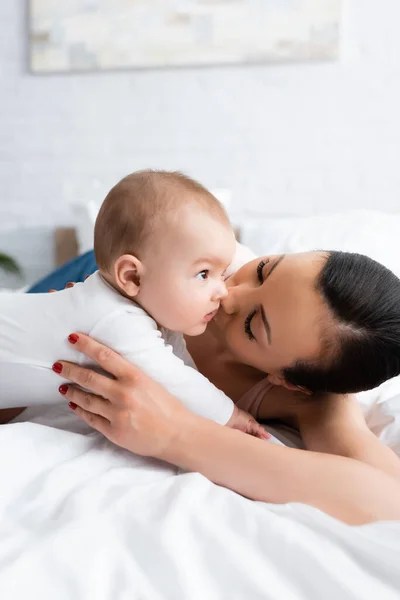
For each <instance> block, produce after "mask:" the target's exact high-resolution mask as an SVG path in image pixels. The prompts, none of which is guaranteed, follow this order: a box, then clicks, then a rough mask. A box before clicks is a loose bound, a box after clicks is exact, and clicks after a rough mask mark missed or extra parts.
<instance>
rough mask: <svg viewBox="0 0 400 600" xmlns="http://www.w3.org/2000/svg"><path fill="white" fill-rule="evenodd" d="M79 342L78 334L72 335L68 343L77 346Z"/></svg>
mask: <svg viewBox="0 0 400 600" xmlns="http://www.w3.org/2000/svg"><path fill="white" fill-rule="evenodd" d="M78 340H79V335H77V334H76V333H71V335H69V336H68V341H69V342H70V344H76V342H77V341H78Z"/></svg>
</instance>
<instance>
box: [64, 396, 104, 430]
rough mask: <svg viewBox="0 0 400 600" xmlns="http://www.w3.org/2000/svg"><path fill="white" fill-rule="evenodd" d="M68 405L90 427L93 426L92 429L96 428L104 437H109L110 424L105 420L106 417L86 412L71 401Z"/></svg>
mask: <svg viewBox="0 0 400 600" xmlns="http://www.w3.org/2000/svg"><path fill="white" fill-rule="evenodd" d="M69 406H70V408H71V409H72V410H73V411H74V412H75V413H76V414H77V415H78V417H80V418H81V419H83V420H84V421H86V423H88V425H90V427H93V429H96V430H97V431H99V432H100V433H102V434H103V435H104V436H105V437H107V438H109V437H110V430H111V424H110V422H109V421H107V419H105V418H104V417H101V416H100V415H94V414H93V413H91V412H88V411H87V410H85V409H84V408H81V407H80V406H78V405H77V404H74V403H73V402H71V403H70V405H69Z"/></svg>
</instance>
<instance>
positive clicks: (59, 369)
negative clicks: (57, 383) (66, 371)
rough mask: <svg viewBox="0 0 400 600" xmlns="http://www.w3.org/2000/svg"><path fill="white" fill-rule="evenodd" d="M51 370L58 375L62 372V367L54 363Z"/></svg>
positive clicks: (58, 363)
mask: <svg viewBox="0 0 400 600" xmlns="http://www.w3.org/2000/svg"><path fill="white" fill-rule="evenodd" d="M51 368H52V369H53V371H54V373H58V374H60V373H61V371H62V370H63V366H62V364H61V363H60V362H56V363H54V365H53V366H52V367H51Z"/></svg>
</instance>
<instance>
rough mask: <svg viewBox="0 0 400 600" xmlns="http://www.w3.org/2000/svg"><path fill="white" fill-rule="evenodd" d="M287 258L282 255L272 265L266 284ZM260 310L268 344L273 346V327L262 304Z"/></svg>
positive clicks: (266, 277)
mask: <svg viewBox="0 0 400 600" xmlns="http://www.w3.org/2000/svg"><path fill="white" fill-rule="evenodd" d="M284 258H285V254H282V255H281V256H280V257H279V258H278V259H277V260H276V261H275V262H274V264H273V265H272V267H271V269H270V270H269V271H268V273H267V275H266V276H265V279H264V282H265V281H266V280H267V279H268V277H269V276H270V275H271V273H272V271H273V270H274V269H276V267H277V266H278V265H279V263H280V262H281V261H282V260H283V259H284ZM259 309H260V314H261V319H262V322H263V324H264V328H265V332H266V334H267V340H268V344H271V327H270V325H269V321H268V319H267V315H266V314H265V310H264V307H263V305H262V304H260V306H259Z"/></svg>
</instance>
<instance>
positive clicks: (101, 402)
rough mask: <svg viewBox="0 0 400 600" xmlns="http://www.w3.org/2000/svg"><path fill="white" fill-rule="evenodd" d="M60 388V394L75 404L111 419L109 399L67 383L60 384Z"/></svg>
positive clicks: (108, 419)
mask: <svg viewBox="0 0 400 600" xmlns="http://www.w3.org/2000/svg"><path fill="white" fill-rule="evenodd" d="M58 390H59V392H60V394H62V395H63V396H65V397H66V398H68V400H70V401H71V402H72V403H73V404H77V405H78V406H80V407H81V408H83V409H84V410H85V411H87V412H90V413H93V414H95V415H99V416H100V417H104V418H105V419H107V421H110V420H111V418H110V417H111V415H112V411H111V403H110V402H109V400H106V399H105V398H102V397H101V396H96V395H95V394H91V393H90V392H86V391H85V390H81V389H79V388H77V387H75V386H74V385H68V384H66V383H63V384H62V385H60V387H59V388H58Z"/></svg>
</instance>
